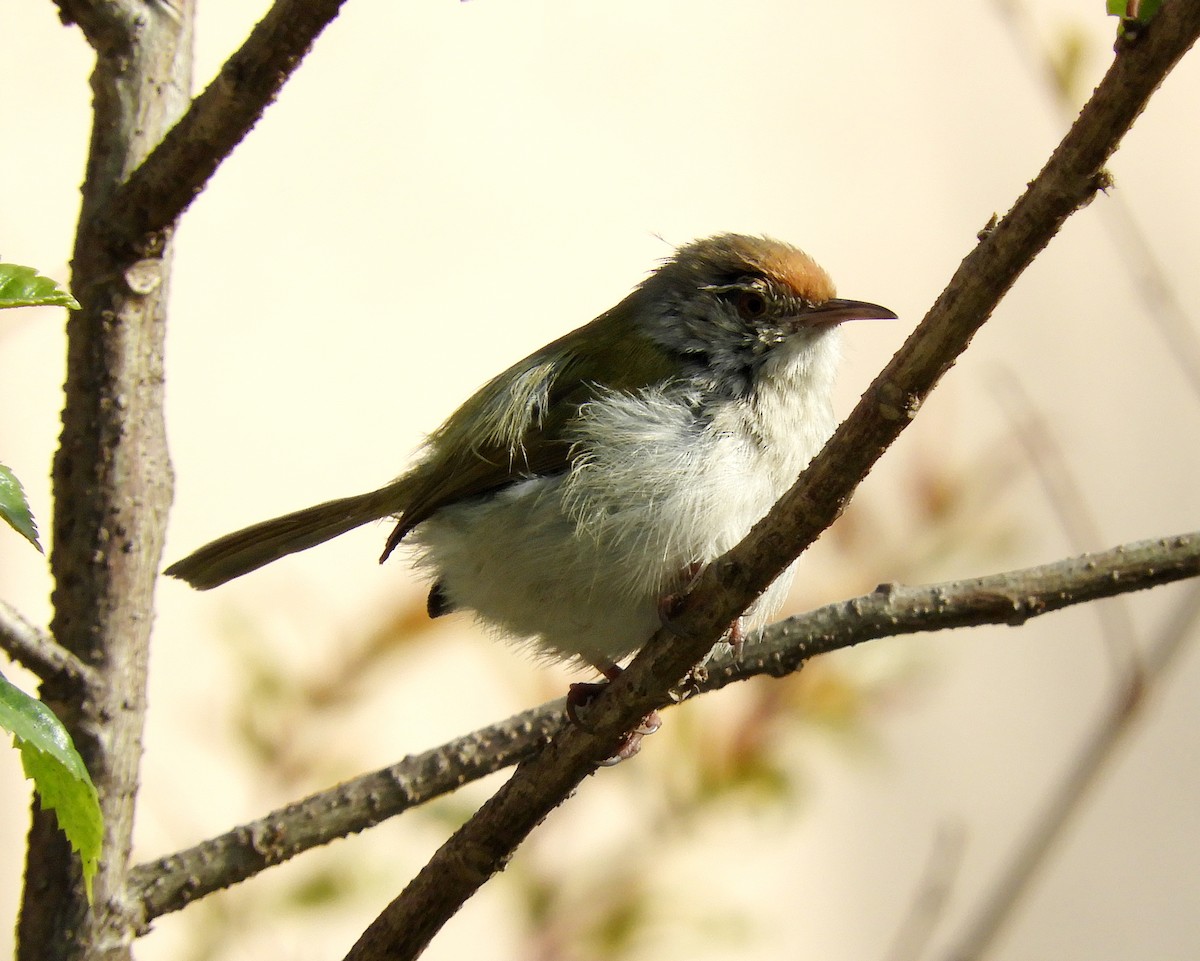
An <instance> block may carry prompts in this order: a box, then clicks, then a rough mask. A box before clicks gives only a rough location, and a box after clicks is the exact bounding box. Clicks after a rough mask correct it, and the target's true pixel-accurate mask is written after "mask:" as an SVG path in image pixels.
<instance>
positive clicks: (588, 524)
mask: <svg viewBox="0 0 1200 961" xmlns="http://www.w3.org/2000/svg"><path fill="white" fill-rule="evenodd" d="M895 316H896V315H895V314H893V313H892V312H891V311H890V310H887V309H886V308H884V307H880V306H878V305H876V304H869V303H864V302H861V301H856V300H840V299H837V298H836V297H835V296H834V287H833V283H832V282H831V281H830V279H829V276H828V274H826V273H825V271H824V270H822V269H821V268H820V267H819V266H818V265H817V264H816V263H815V262H814V261H813V260H812V259H811V258H810V257H808V256H807V255H806V254H804V253H802V252H801V251H799V250H797V249H796V248H794V247H791V246H789V245H788V244H785V243H780V242H779V241H775V240H770V239H766V238H762V237H750V236H742V235H738V234H725V235H721V236H716V237H710V238H708V239H705V240H698V241H695V242H693V243H691V244H688V245H686V246H684V247H681V248H679V249H678V250H677V251H676V252H675V254H674V256H672V257H670V258H669V259H668V260H666V261H665V262H664V263H663V264H662V265H661V266H660V267H658V269H657V270H655V271H654V272H653V273H651V274H650V276H648V277H647V278H646V279H645V280H644V281H643V282H642V283H641V284H640V285H638V287H637V288H636V289H635V290H634V291H633V292H632V293H630V294H629V295H628V296H627V297H626V298H625V299H624V300H622V301H621V302H620V303H619V304H617V305H616V306H615V307H613V308H611V309H610V310H608V311H605V312H604V313H603V314H601V315H600V316H599V317H597V318H596V319H595V320H593V321H592V322H591V323H589V324H587V325H586V326H584V327H580V328H579V329H578V330H574V331H572V332H571V333H569V334H567V335H565V336H564V337H561V338H560V339H558V340H556V341H554V342H553V343H552V344H549V345H547V346H545V347H543V348H542V349H541V350H538V351H535V352H534V353H532V354H530V355H529V356H528V357H526V358H525V359H524V360H521V361H518V362H517V363H516V364H514V365H513V366H512V367H510V368H509V369H508V370H506V371H504V373H502V374H500V375H498V376H497V377H495V378H493V379H492V380H491V381H489V382H488V383H487V384H485V385H484V386H483V387H482V388H481V389H480V390H479V391H478V392H477V393H476V394H475V395H474V396H472V397H471V398H469V399H468V400H467V401H466V403H464V404H463V405H462V406H461V407H460V408H459V409H458V410H457V411H455V412H454V413H453V414H452V415H451V416H450V418H449V419H448V420H447V421H446V422H445V423H444V424H442V426H441V427H439V428H438V429H437V430H436V431H434V432H433V433H432V434H431V435H430V436H429V438H428V440H427V442H426V444H425V446H424V449H423V452H422V454H421V456H420V457H419V459H418V460H417V462H416V464H415V465H414V466H413V467H412V468H410V469H409V470H408V471H407V472H406V473H404V474H402V475H401V476H400V477H399V478H397V479H396V480H394V481H393V482H392V483H390V484H388V485H387V486H386V487H382V488H380V489H379V490H375V491H371V492H369V493H366V494H358V495H355V496H353V497H345V498H342V499H340V500H334V501H329V502H327V503H324V504H318V505H317V506H315V507H309V508H306V509H304V510H301V511H297V512H295V513H292V514H287V515H285V516H283V517H279V518H276V519H274V520H269V521H264V522H263V523H260V524H255V525H254V526H252V527H248V528H246V529H244V530H240V531H237V532H235V533H233V534H227V535H226V536H225V537H222V538H220V539H219V540H216V541H213V542H212V543H211V544H209V545H208V546H206V547H202V548H201V549H200V550H198V551H196V552H195V553H194V554H192V555H191V556H189V557H186V558H184V559H183V560H181V561H179V562H178V563H176V564H173V565H172V566H171V567H169V568H167V571H166V573H167V574H170V575H172V576H174V577H179V578H182V579H183V580H185V581H187V582H188V583H189V584H191V585H192V586H193V587H196V588H199V589H201V590H207V589H208V588H211V587H216V586H217V585H218V584H223V583H224V582H226V581H228V580H231V579H232V578H235V577H240V576H241V575H242V574H246V573H248V572H250V571H253V570H255V569H256V568H259V567H261V566H263V565H264V564H268V563H270V562H271V561H274V560H278V559H279V558H281V557H283V556H284V555H286V554H291V553H293V552H295V551H301V550H305V549H307V548H309V547H312V546H314V545H316V544H320V543H322V542H323V541H326V540H328V539H330V538H332V537H336V536H337V535H339V534H342V533H344V532H346V531H348V530H350V529H352V528H355V527H358V526H359V525H361V524H365V523H367V522H368V521H374V520H379V519H381V518H385V517H393V518H395V520H396V527H395V530H393V531H392V533H391V536H390V537H389V538H388V540H387V544H386V545H385V547H384V550H383V557H382V558H381V559H380V560H381V561H382V560H384V559H386V558H387V557H388V555H390V554H391V553H392V551H393V550H394V549H395V548H396V547H397V545H399V544H400V543H401V542H404V543H405V544H406V545H408V546H411V547H412V548H413V550H414V553H415V558H416V565H417V567H418V568H419V569H420V570H421V571H422V572H424V573H425V574H427V575H428V577H429V579H430V581H431V582H432V588H431V589H430V592H429V602H428V608H429V613H430V615H431V616H433V617H438V616H440V615H442V614H446V613H449V612H451V611H457V610H469V611H472V612H474V614H475V616H476V617H477V618H478V619H479V620H480V621H482V622H483V623H484V624H486V625H488V626H490V627H492V628H494V629H495V630H497V631H498V632H500V633H501V634H504V635H507V636H510V637H512V638H516V639H522V640H528V641H530V642H531V643H532V644H533V645H534V647H535V649H536V650H537V651H538V652H540V653H541V654H544V655H546V656H548V657H552V658H561V659H576V660H578V661H580V662H584V663H586V664H590V665H592V666H593V667H595V668H597V669H598V670H600V671H601V672H603V673H604V674H606V675H607V676H609V677H611V676H613V675H614V674H615V673H616V671H617V670H618V668H617V664H618V662H620V661H621V660H622V659H624V658H625V657H627V656H628V655H630V654H632V653H633V652H634V651H636V650H637V649H638V648H640V647H641V646H642V645H643V644H644V643H645V642H646V641H647V640H648V639H649V638H650V636H651V635H652V634H653V633H654V632H655V630H656V629H657V628H658V627H659V625H660V622H661V619H662V617H663V604H664V598H668V597H670V596H672V595H673V594H675V593H677V592H679V591H681V590H683V589H685V588H686V586H687V584H688V582H689V580H690V579H691V578H692V577H693V576H694V574H695V572H696V571H697V570H699V569H700V568H701V567H703V565H705V564H706V563H708V562H709V561H711V560H713V559H714V558H716V557H717V556H719V555H720V554H722V553H724V552H725V551H726V550H728V549H729V548H730V547H732V546H733V545H734V544H736V543H737V542H738V541H739V540H740V539H741V538H742V537H743V536H744V535H745V534H746V533H747V532H748V531H749V530H750V527H751V526H752V525H753V524H754V523H755V522H756V521H757V520H759V519H760V518H761V517H762V516H763V515H764V514H765V513H766V512H767V510H768V509H769V508H770V507H771V505H772V504H773V503H774V502H775V500H776V499H777V498H778V497H779V496H780V495H781V494H782V493H783V492H784V491H785V490H786V489H787V488H788V487H789V486H791V484H792V483H793V482H794V481H795V479H796V477H797V476H798V475H799V473H800V472H801V470H803V468H804V467H805V465H806V464H807V463H808V461H809V460H810V459H811V458H812V457H813V455H814V454H815V453H816V452H817V451H818V450H819V449H820V447H821V445H822V444H823V443H824V442H825V440H826V439H827V438H828V436H829V435H830V433H831V432H832V431H833V428H834V419H833V409H832V406H831V403H830V397H831V393H832V389H833V381H834V375H835V372H836V369H837V365H838V355H839V352H838V330H837V328H838V325H839V324H841V323H842V322H843V321H846V320H855V319H861V318H879V319H890V318H894V317H895ZM790 580H791V571H790V570H789V571H788V572H787V573H786V574H785V575H783V576H781V577H780V578H779V579H778V580H776V581H775V583H774V584H773V585H772V586H771V587H770V588H769V589H768V590H767V592H766V593H765V594H764V595H763V596H762V597H760V598H759V599H758V600H757V601H756V602H755V604H754V606H753V607H752V608H751V609H750V611H749V612H748V616H749V617H750V618H751V619H752V620H753V621H754V622H762V621H764V620H765V619H767V618H768V617H769V616H770V615H771V614H773V613H774V612H775V611H776V610H777V609H778V607H779V605H780V603H781V602H782V599H783V596H784V594H785V593H786V591H787V588H788V584H789V583H790Z"/></svg>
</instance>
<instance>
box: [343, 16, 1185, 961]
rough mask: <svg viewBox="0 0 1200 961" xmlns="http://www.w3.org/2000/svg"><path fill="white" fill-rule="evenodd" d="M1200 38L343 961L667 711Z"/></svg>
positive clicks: (394, 932) (1148, 60)
mask: <svg viewBox="0 0 1200 961" xmlns="http://www.w3.org/2000/svg"><path fill="white" fill-rule="evenodd" d="M1197 34H1200V3H1195V2H1190V0H1168V2H1167V3H1165V4H1164V5H1163V8H1162V10H1161V11H1160V13H1159V16H1158V17H1157V18H1156V20H1155V22H1154V23H1153V24H1152V25H1151V27H1150V29H1148V30H1147V31H1145V33H1144V34H1142V36H1141V39H1140V40H1139V41H1138V42H1137V43H1134V44H1131V45H1126V46H1125V47H1124V48H1123V49H1122V50H1121V51H1120V52H1119V53H1118V55H1117V57H1116V60H1115V62H1114V64H1113V66H1112V67H1111V68H1110V70H1109V71H1108V73H1107V75H1106V76H1105V78H1104V80H1103V81H1102V82H1101V84H1100V86H1099V87H1098V88H1097V90H1096V92H1095V94H1094V95H1093V97H1092V99H1091V100H1090V101H1089V102H1088V104H1087V105H1086V106H1085V107H1084V109H1083V111H1082V112H1081V114H1080V117H1079V119H1078V121H1076V123H1075V125H1074V126H1073V127H1072V129H1071V131H1070V132H1069V133H1068V134H1067V136H1066V138H1065V139H1064V140H1063V142H1062V143H1061V144H1060V145H1059V147H1058V149H1057V150H1056V151H1055V152H1054V154H1053V155H1052V156H1051V158H1050V160H1049V161H1048V163H1047V164H1046V166H1045V168H1044V169H1043V170H1042V172H1041V173H1040V174H1039V175H1038V177H1037V178H1036V179H1035V180H1034V181H1033V182H1032V183H1031V184H1030V186H1029V188H1028V190H1027V191H1026V192H1025V194H1024V195H1022V197H1021V198H1020V199H1019V200H1018V201H1017V203H1016V205H1015V206H1014V207H1013V209H1012V210H1011V211H1010V212H1009V213H1008V214H1007V215H1006V216H1005V217H1004V219H1003V220H1002V221H1001V222H1000V223H999V224H998V225H997V226H996V227H995V229H993V230H991V231H990V232H988V233H987V234H986V236H985V237H984V239H983V240H982V241H981V242H980V244H979V246H978V247H977V248H976V249H975V250H974V251H973V252H972V253H971V254H969V255H968V256H967V258H966V259H965V260H964V261H963V263H962V264H961V265H960V267H959V269H958V270H957V271H956V272H955V274H954V277H953V278H952V279H951V282H950V285H949V286H948V287H947V288H946V290H945V291H944V292H943V293H942V295H941V296H940V297H939V298H938V300H937V302H936V303H935V304H934V305H933V307H932V308H931V310H930V312H929V314H928V315H927V316H926V317H925V320H924V321H923V322H922V323H921V325H920V327H918V329H917V330H916V331H915V332H914V334H913V335H912V336H911V337H910V338H909V340H908V341H907V342H906V343H905V345H904V346H903V347H902V348H901V349H900V351H899V352H898V353H897V355H896V356H895V357H894V358H893V360H892V361H891V362H890V363H889V364H888V366H887V367H886V368H885V369H884V371H883V372H882V373H881V374H880V376H879V377H878V378H877V379H876V381H875V382H874V383H873V384H872V385H871V387H870V388H869V389H868V391H867V393H866V394H865V395H864V396H863V398H862V400H861V401H860V402H859V404H858V406H857V407H856V408H855V410H854V412H853V413H852V414H851V415H850V417H849V418H848V419H847V421H846V422H845V423H844V424H843V425H842V426H841V427H840V428H839V429H838V431H837V433H836V434H835V436H834V437H833V438H832V439H831V440H830V442H829V443H828V444H827V445H826V447H825V449H824V450H823V451H822V452H821V453H820V454H818V455H817V457H816V458H814V460H813V462H812V464H810V465H809V467H808V469H807V470H806V471H805V473H804V474H803V476H802V477H801V479H800V481H799V482H798V483H797V484H796V486H795V487H793V488H792V490H790V491H789V492H788V493H787V494H785V495H784V497H783V498H782V499H781V501H780V502H779V503H778V504H777V505H776V506H775V508H773V509H772V510H771V512H770V513H769V514H768V516H767V517H766V518H764V519H763V521H762V522H760V523H759V524H758V525H756V526H755V528H754V529H753V530H752V531H751V532H750V534H749V535H748V536H747V537H746V539H745V540H744V541H742V542H741V543H740V544H738V545H737V546H736V547H735V548H733V550H731V551H730V552H729V553H728V554H726V555H725V556H724V557H723V558H720V559H718V560H717V561H716V562H714V563H713V564H711V565H710V566H709V567H708V569H707V570H706V571H705V572H704V574H703V575H702V577H701V578H700V581H699V583H698V584H697V586H696V589H695V590H694V591H693V593H692V594H691V595H690V596H689V597H688V598H687V599H686V601H685V605H684V609H683V611H682V612H681V613H680V615H679V616H678V619H677V622H678V630H677V632H676V633H675V634H673V635H671V636H666V632H664V631H660V632H659V633H658V634H657V635H656V636H655V637H654V638H652V639H651V641H650V642H649V643H648V644H647V646H646V647H645V648H644V649H643V651H642V652H641V653H640V654H639V655H638V656H637V657H636V658H635V659H634V661H633V663H632V664H631V665H630V666H629V668H628V669H627V670H626V671H625V672H624V673H623V674H622V675H621V676H620V677H618V678H617V679H616V680H615V681H614V682H613V683H612V684H611V685H610V687H609V688H608V689H607V690H606V691H605V692H604V693H603V694H602V695H601V696H600V697H599V698H598V699H597V701H596V702H595V704H594V705H593V706H592V708H591V712H592V713H591V714H590V715H589V724H591V725H592V730H591V731H590V732H589V731H584V730H582V729H580V728H577V727H568V728H565V729H563V731H562V732H561V733H560V734H559V735H558V736H556V737H555V738H554V739H553V740H552V741H551V742H550V743H549V744H548V745H547V746H546V748H545V749H544V750H542V751H541V752H539V753H538V754H537V755H536V756H535V757H533V758H531V759H530V760H528V761H526V762H523V763H522V764H521V765H519V766H518V768H517V770H516V772H515V773H514V775H513V777H512V778H511V779H510V780H509V781H508V782H507V783H506V784H505V785H504V786H503V787H502V788H501V789H500V790H499V791H498V792H497V793H496V795H495V796H494V797H492V798H491V799H490V800H489V801H488V802H486V803H485V804H484V805H483V806H482V807H481V808H480V809H479V811H478V812H477V813H476V815H475V816H474V817H473V818H472V819H471V820H470V821H468V822H467V823H466V824H464V825H463V826H462V827H461V828H459V830H458V831H456V832H455V834H454V835H453V836H452V837H451V838H450V839H449V840H448V841H447V842H446V843H445V844H444V845H443V846H442V847H441V848H440V849H439V850H438V851H437V853H435V854H434V856H433V858H432V859H431V860H430V861H429V863H428V864H427V865H426V866H425V867H424V868H423V869H422V870H421V871H420V872H419V873H418V874H417V876H416V877H415V878H414V879H413V880H412V882H411V883H410V884H409V885H408V887H407V888H405V890H404V891H403V892H402V893H401V894H400V896H399V897H397V898H396V899H395V900H394V901H393V902H392V903H391V904H390V905H388V907H387V908H386V909H384V911H383V913H382V914H381V915H380V916H379V917H378V918H377V919H376V920H375V921H374V922H373V923H372V924H371V926H370V927H369V928H368V929H367V931H366V932H364V934H363V936H362V937H361V938H360V939H359V941H358V943H357V944H355V946H354V947H353V948H352V949H351V950H350V952H349V954H348V955H347V961H367V959H377V958H384V957H387V958H390V959H408V958H415V957H417V956H418V955H419V954H421V952H422V951H423V950H424V948H425V946H426V945H427V944H428V943H429V941H430V940H431V939H432V937H433V936H434V934H436V933H437V931H438V930H440V928H441V927H442V925H443V924H445V922H446V921H447V920H448V919H449V918H450V917H452V916H453V915H454V913H455V912H457V910H458V908H459V907H461V905H462V903H463V902H464V901H465V900H466V899H467V898H469V897H470V896H471V895H472V894H473V893H474V892H475V891H476V890H478V888H479V887H480V886H482V885H483V883H484V882H485V881H487V879H488V878H489V877H491V875H492V874H494V873H495V872H496V871H498V870H500V869H502V868H503V866H504V864H505V863H506V862H507V860H508V858H509V857H510V856H511V855H512V852H513V851H514V850H515V849H516V847H517V845H519V844H520V843H521V841H522V840H524V838H525V837H526V836H528V834H529V832H530V831H532V830H533V828H534V827H536V826H537V825H538V824H539V823H540V822H541V821H542V819H543V818H545V817H546V815H547V814H549V813H550V811H552V810H553V809H554V808H555V807H557V806H558V805H559V804H560V803H562V801H563V800H564V799H565V798H566V797H567V796H568V795H569V794H570V793H571V792H572V791H574V790H575V788H576V787H577V786H578V785H579V783H580V782H581V781H582V780H583V778H584V777H586V776H587V775H588V774H589V773H591V772H592V771H593V770H594V769H595V765H596V764H597V763H598V762H599V761H600V760H601V759H603V758H604V757H607V756H609V755H610V754H611V753H612V752H613V750H614V748H615V747H616V746H617V744H618V743H619V741H620V740H621V738H622V736H623V734H624V732H626V731H629V730H631V729H632V728H633V727H634V726H636V724H637V723H638V721H639V719H640V718H642V717H644V716H645V715H646V714H647V713H648V712H649V711H650V710H652V709H653V708H655V707H656V706H657V705H658V704H659V703H661V702H662V700H663V699H664V697H665V695H666V691H667V690H668V689H669V688H670V687H672V686H674V685H675V684H676V683H677V682H678V681H679V680H680V679H681V678H682V677H683V676H684V674H686V673H687V671H688V670H689V668H690V667H691V666H692V665H694V664H695V663H697V662H698V661H699V660H700V659H701V658H702V657H703V656H704V654H705V653H706V652H707V650H708V649H709V648H710V647H711V645H712V644H713V643H714V642H715V640H716V639H717V638H718V637H719V636H720V634H721V633H722V631H723V630H724V629H725V627H727V626H728V625H729V624H730V623H731V621H732V620H733V619H734V618H735V617H736V616H737V615H738V614H739V613H740V612H741V611H742V610H744V609H745V608H746V607H747V606H748V605H749V603H750V602H751V601H752V600H753V599H754V598H755V597H756V596H757V595H758V594H759V593H761V592H762V590H763V589H765V588H766V586H767V585H768V584H769V583H770V582H771V580H773V579H774V578H775V577H776V576H777V575H778V574H779V572H781V571H782V570H783V569H784V568H785V567H786V566H787V565H788V564H789V563H790V562H791V560H792V559H793V558H794V557H796V556H797V555H798V554H799V553H800V552H801V551H802V550H803V549H805V548H806V547H807V546H808V545H809V544H811V543H812V542H813V541H814V540H815V539H816V537H817V536H818V535H819V534H820V532H821V531H822V530H824V529H825V528H826V527H827V526H828V525H829V524H830V523H831V522H832V521H833V520H834V518H835V517H836V516H837V515H838V513H840V511H841V509H842V507H843V505H844V504H845V502H846V500H847V499H848V498H849V496H850V494H851V493H852V492H853V490H854V489H855V487H857V485H858V483H859V482H860V481H861V479H862V478H863V477H864V476H865V475H866V473H867V471H868V470H869V469H870V468H871V467H872V466H873V465H874V463H875V461H876V460H878V458H879V457H880V456H881V455H882V453H883V451H884V450H886V449H887V447H888V446H889V445H890V444H891V443H892V442H893V441H894V440H895V439H896V438H897V437H898V436H899V434H900V433H901V431H902V430H903V429H904V427H905V426H907V424H908V423H909V421H910V420H911V419H912V417H913V416H914V415H915V414H916V411H917V410H918V409H919V407H920V405H921V403H922V402H923V400H924V399H925V397H926V396H927V395H928V394H929V392H930V390H932V389H933V387H934V386H935V385H936V384H937V382H938V381H939V380H940V379H941V377H942V375H943V374H944V373H945V372H946V371H947V370H948V369H949V368H950V367H951V366H952V365H953V363H954V361H955V359H956V358H957V357H958V355H959V354H960V353H962V351H963V350H965V349H966V347H967V345H968V344H969V342H970V340H971V337H972V336H973V335H974V334H975V332H976V331H977V330H978V329H979V328H980V327H981V326H982V325H983V323H984V322H985V321H986V319H987V318H988V316H989V315H990V314H991V312H992V310H993V309H994V308H995V306H996V304H997V303H998V302H999V300H1000V298H1001V297H1002V296H1003V295H1004V293H1005V292H1006V291H1007V290H1008V288H1009V287H1011V286H1012V284H1013V283H1014V282H1015V280H1016V278H1017V277H1018V276H1019V275H1020V274H1021V272H1022V271H1023V270H1024V269H1025V267H1027V266H1028V265H1029V264H1030V263H1031V262H1032V260H1033V258H1034V257H1035V256H1036V255H1037V254H1038V253H1039V252H1040V251H1041V250H1042V249H1043V248H1044V247H1045V246H1046V244H1047V243H1049V241H1050V239H1051V238H1052V237H1053V236H1054V234H1055V233H1056V232H1057V230H1058V229H1059V227H1060V226H1061V225H1062V224H1063V222H1064V221H1065V220H1066V219H1067V217H1069V216H1070V215H1071V214H1072V213H1073V212H1074V211H1075V210H1077V209H1079V208H1080V207H1081V206H1083V205H1084V204H1086V203H1087V202H1088V201H1089V200H1091V199H1092V197H1093V196H1094V194H1095V193H1096V191H1097V190H1100V189H1102V188H1103V187H1105V186H1106V184H1107V179H1106V177H1105V176H1104V174H1103V171H1102V167H1103V164H1104V163H1105V161H1106V160H1107V159H1108V157H1109V155H1110V154H1111V153H1112V152H1113V150H1115V149H1116V146H1117V144H1118V143H1119V141H1120V139H1121V137H1122V136H1123V135H1124V134H1125V132H1126V131H1127V130H1128V129H1129V127H1130V125H1131V124H1132V123H1133V121H1134V120H1135V119H1136V117H1137V115H1138V114H1139V113H1140V112H1141V111H1142V109H1143V108H1144V107H1145V105H1146V102H1147V101H1148V99H1149V97H1150V96H1151V94H1152V93H1153V92H1154V90H1155V88H1156V87H1157V86H1158V84H1159V83H1161V82H1162V79H1163V77H1165V76H1166V74H1167V73H1168V72H1169V71H1170V69H1171V67H1172V66H1174V64H1175V63H1176V62H1177V61H1178V60H1179V58H1180V57H1182V56H1183V54H1184V53H1185V52H1186V51H1187V50H1188V48H1189V47H1190V46H1191V45H1192V44H1193V43H1194V42H1195V40H1196V37H1197Z"/></svg>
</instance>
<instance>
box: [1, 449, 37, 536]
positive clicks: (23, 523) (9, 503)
mask: <svg viewBox="0 0 1200 961" xmlns="http://www.w3.org/2000/svg"><path fill="white" fill-rule="evenodd" d="M0 517H2V518H4V520H5V521H7V522H8V526H9V527H11V528H12V529H13V530H14V531H16V532H17V533H18V534H20V535H21V536H22V537H24V538H25V540H27V541H29V543H30V544H32V545H33V546H34V547H36V548H37V549H38V550H39V551H41V550H42V545H41V544H40V543H39V542H38V530H37V524H36V523H35V522H34V520H33V513H32V512H31V511H30V510H29V501H27V500H26V499H25V490H24V489H23V488H22V487H21V482H20V481H19V480H17V475H16V474H14V473H13V472H12V471H11V470H9V469H8V468H7V467H5V466H4V465H3V464H0ZM42 553H43V554H44V553H46V552H45V551H42Z"/></svg>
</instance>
